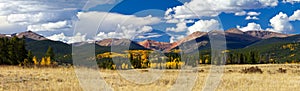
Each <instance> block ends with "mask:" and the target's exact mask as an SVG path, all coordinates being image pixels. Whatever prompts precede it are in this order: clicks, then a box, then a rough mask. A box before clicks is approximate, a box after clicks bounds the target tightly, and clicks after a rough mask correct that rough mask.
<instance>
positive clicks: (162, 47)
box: [139, 40, 172, 51]
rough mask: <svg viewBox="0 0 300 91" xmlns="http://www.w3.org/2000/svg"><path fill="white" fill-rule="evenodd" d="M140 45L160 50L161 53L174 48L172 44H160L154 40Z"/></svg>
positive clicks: (145, 41)
mask: <svg viewBox="0 0 300 91" xmlns="http://www.w3.org/2000/svg"><path fill="white" fill-rule="evenodd" d="M139 44H140V45H142V46H144V47H145V48H148V49H151V50H160V51H163V50H165V49H168V48H170V47H171V46H172V43H166V42H158V41H154V40H144V41H142V42H139Z"/></svg>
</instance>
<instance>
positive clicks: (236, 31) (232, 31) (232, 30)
mask: <svg viewBox="0 0 300 91" xmlns="http://www.w3.org/2000/svg"><path fill="white" fill-rule="evenodd" d="M225 32H226V33H233V34H244V32H243V31H242V30H240V29H237V28H231V29H229V30H227V31H225Z"/></svg>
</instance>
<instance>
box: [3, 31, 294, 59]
mask: <svg viewBox="0 0 300 91" xmlns="http://www.w3.org/2000/svg"><path fill="white" fill-rule="evenodd" d="M222 34H224V36H225V38H226V44H227V48H228V49H239V48H249V47H251V46H259V45H268V44H272V43H276V42H286V43H288V42H299V41H300V35H295V34H282V33H276V32H271V31H256V30H253V31H246V32H243V31H241V30H239V29H236V28H233V29H229V30H227V31H225V32H224V33H222ZM12 36H16V37H18V38H22V37H25V39H26V45H27V46H26V48H27V49H28V50H31V51H32V52H33V53H34V54H35V55H38V56H42V55H43V53H45V52H46V50H47V48H48V47H49V46H51V47H53V49H54V52H56V53H57V55H68V54H71V53H72V44H67V43H63V42H61V41H52V40H50V39H47V38H45V37H44V36H41V35H39V34H37V33H35V32H32V31H26V32H21V33H18V34H0V37H12ZM195 41H196V42H195ZM74 44H80V43H74ZM83 44H84V43H83ZM182 45H185V46H187V47H190V48H193V49H186V50H195V48H198V50H201V49H207V48H209V47H210V41H209V33H207V32H194V33H192V34H190V35H188V36H186V37H184V38H182V39H180V40H178V41H176V42H173V43H169V42H160V41H155V40H148V39H145V40H139V41H133V40H129V39H104V40H99V41H95V46H96V47H95V48H96V53H104V52H109V51H111V49H110V48H111V47H112V46H114V48H126V47H128V48H129V50H159V51H164V52H169V51H171V50H173V49H179V47H180V46H182Z"/></svg>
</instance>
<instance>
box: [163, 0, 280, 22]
mask: <svg viewBox="0 0 300 91" xmlns="http://www.w3.org/2000/svg"><path fill="white" fill-rule="evenodd" d="M277 5H278V0H228V1H226V2H221V1H219V0H192V1H191V2H188V3H185V4H184V5H182V6H176V7H174V8H170V9H168V10H167V12H166V15H168V16H171V17H173V18H184V19H190V18H199V17H202V16H209V17H215V16H218V15H219V14H220V13H222V12H225V13H237V12H241V11H243V10H246V9H259V8H265V7H274V6H277Z"/></svg>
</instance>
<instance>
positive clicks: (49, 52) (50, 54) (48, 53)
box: [45, 46, 55, 60]
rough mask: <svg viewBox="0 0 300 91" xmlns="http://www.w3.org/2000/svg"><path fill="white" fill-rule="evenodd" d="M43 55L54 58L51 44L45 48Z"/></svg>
mask: <svg viewBox="0 0 300 91" xmlns="http://www.w3.org/2000/svg"><path fill="white" fill-rule="evenodd" d="M45 56H46V57H50V58H51V60H55V59H54V56H55V54H54V52H53V49H52V47H51V46H49V47H48V50H47V52H46V55H45Z"/></svg>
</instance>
